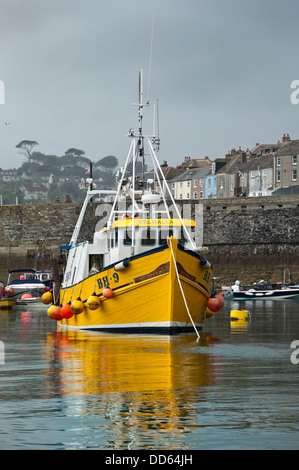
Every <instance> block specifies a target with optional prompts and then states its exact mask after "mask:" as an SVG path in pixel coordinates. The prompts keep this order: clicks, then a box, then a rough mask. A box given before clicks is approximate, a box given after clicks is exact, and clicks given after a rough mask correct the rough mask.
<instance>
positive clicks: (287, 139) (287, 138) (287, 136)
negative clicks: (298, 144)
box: [282, 134, 291, 142]
mask: <svg viewBox="0 0 299 470" xmlns="http://www.w3.org/2000/svg"><path fill="white" fill-rule="evenodd" d="M290 140H291V138H290V135H289V134H283V138H282V141H283V142H290Z"/></svg>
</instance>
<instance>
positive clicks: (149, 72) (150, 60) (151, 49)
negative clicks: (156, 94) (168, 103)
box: [146, 17, 154, 104]
mask: <svg viewBox="0 0 299 470" xmlns="http://www.w3.org/2000/svg"><path fill="white" fill-rule="evenodd" d="M153 37H154V17H153V21H152V35H151V48H150V59H149V68H148V83H147V101H146V102H147V104H149V95H150V81H151V70H152V55H153Z"/></svg>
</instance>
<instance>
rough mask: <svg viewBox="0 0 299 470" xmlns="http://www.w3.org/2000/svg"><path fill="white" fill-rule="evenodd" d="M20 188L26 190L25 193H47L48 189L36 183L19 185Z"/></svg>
mask: <svg viewBox="0 0 299 470" xmlns="http://www.w3.org/2000/svg"><path fill="white" fill-rule="evenodd" d="M21 188H24V189H26V190H27V191H43V192H47V191H48V188H47V186H45V185H44V184H38V183H23V184H22V185H21Z"/></svg>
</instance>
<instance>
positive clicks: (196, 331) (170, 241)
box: [169, 237, 200, 341]
mask: <svg viewBox="0 0 299 470" xmlns="http://www.w3.org/2000/svg"><path fill="white" fill-rule="evenodd" d="M169 246H170V249H171V254H172V259H173V263H174V267H175V271H176V275H177V279H178V283H179V286H180V289H181V292H182V296H183V300H184V302H185V306H186V310H187V313H188V315H189V318H190V320H191V323H192V325H193V328H194V330H195V333H196V334H197V340H196V341H199V339H200V335H199V333H198V330H197V328H196V326H195V323H194V321H193V319H192V316H191V313H190V310H189V308H188V305H187V301H186V297H185V294H184V291H183V287H182V284H181V280H180V276H179V272H178V268H177V265H176V260H175V257H174V253H173V248H172V238H171V237H169Z"/></svg>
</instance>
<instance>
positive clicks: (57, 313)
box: [52, 305, 62, 321]
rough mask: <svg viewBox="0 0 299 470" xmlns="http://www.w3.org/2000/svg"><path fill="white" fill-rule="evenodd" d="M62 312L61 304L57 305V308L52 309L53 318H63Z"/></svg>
mask: <svg viewBox="0 0 299 470" xmlns="http://www.w3.org/2000/svg"><path fill="white" fill-rule="evenodd" d="M60 312H61V306H60V305H55V308H53V310H52V318H54V320H57V321H59V320H62V316H61V314H60Z"/></svg>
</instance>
